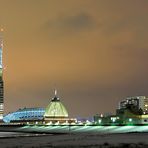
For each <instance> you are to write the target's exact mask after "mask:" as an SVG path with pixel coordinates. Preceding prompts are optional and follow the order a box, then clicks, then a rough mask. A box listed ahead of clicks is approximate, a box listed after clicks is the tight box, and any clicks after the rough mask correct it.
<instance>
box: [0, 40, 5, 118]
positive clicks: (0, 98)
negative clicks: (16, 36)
mask: <svg viewBox="0 0 148 148" xmlns="http://www.w3.org/2000/svg"><path fill="white" fill-rule="evenodd" d="M2 47H3V44H2V40H1V39H0V120H1V119H3V112H4V84H3V66H2Z"/></svg>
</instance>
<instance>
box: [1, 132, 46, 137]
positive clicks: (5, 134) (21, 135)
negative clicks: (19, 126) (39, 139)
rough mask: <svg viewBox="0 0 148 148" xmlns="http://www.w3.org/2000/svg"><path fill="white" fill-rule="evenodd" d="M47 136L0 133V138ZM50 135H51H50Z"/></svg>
mask: <svg viewBox="0 0 148 148" xmlns="http://www.w3.org/2000/svg"><path fill="white" fill-rule="evenodd" d="M43 135H47V134H36V133H35V134H34V133H21V132H0V138H7V137H8V138H10V137H29V136H43ZM48 135H49V134H48Z"/></svg>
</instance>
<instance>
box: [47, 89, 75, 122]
mask: <svg viewBox="0 0 148 148" xmlns="http://www.w3.org/2000/svg"><path fill="white" fill-rule="evenodd" d="M44 122H45V123H47V124H48V123H57V122H59V123H65V122H67V123H71V122H75V119H71V118H68V112H67V109H66V108H65V106H64V105H63V104H62V102H61V101H60V99H59V97H57V91H56V90H55V96H54V97H53V98H52V99H51V101H50V103H49V105H48V106H47V107H46V109H45V114H44Z"/></svg>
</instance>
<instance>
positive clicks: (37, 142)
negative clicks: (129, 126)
mask: <svg viewBox="0 0 148 148" xmlns="http://www.w3.org/2000/svg"><path fill="white" fill-rule="evenodd" d="M2 134H3V133H0V135H2ZM10 135H11V133H9V137H8V138H7V137H5V138H0V143H1V148H6V147H7V148H8V147H9V148H10V147H11V148H13V147H15V148H16V147H21V148H26V147H27V148H31V147H37V148H39V147H48V148H49V147H54V148H66V147H73V148H76V147H89V148H90V147H91V148H92V147H93V148H98V147H101V146H102V147H105V148H109V147H132V148H133V147H145V148H146V147H147V146H148V141H147V138H148V133H126V134H88V133H85V134H84V133H83V134H78V133H75V134H56V135H37V134H34V135H28V136H26V134H24V136H23V135H22V134H21V136H20V137H19V136H17V137H14V136H13V135H14V133H12V137H10Z"/></svg>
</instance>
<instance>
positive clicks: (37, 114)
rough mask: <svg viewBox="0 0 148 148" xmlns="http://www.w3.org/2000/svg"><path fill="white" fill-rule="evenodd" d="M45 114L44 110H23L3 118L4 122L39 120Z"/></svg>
mask: <svg viewBox="0 0 148 148" xmlns="http://www.w3.org/2000/svg"><path fill="white" fill-rule="evenodd" d="M44 113H45V109H44V108H23V109H19V110H17V111H16V112H12V113H9V114H7V115H5V116H4V118H3V120H4V122H11V121H19V120H41V119H43V115H44Z"/></svg>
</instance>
